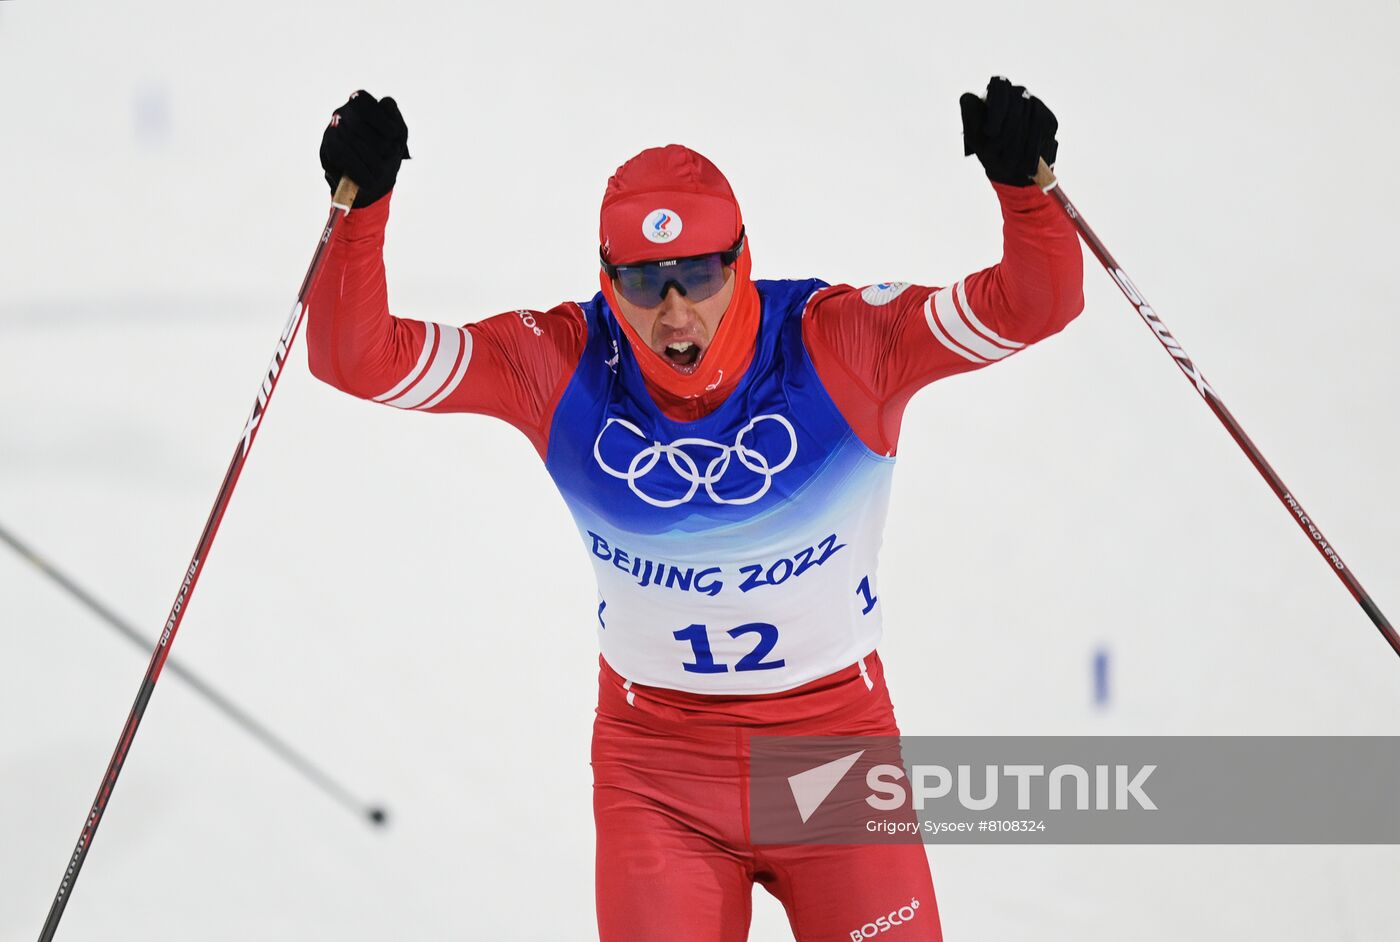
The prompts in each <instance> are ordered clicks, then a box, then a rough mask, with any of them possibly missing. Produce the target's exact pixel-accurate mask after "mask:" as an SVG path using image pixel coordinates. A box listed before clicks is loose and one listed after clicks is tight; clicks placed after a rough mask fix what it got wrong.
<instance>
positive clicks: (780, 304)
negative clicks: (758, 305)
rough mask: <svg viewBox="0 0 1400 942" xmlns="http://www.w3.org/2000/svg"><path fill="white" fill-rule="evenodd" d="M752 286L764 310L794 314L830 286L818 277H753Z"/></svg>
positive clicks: (799, 311)
mask: <svg viewBox="0 0 1400 942" xmlns="http://www.w3.org/2000/svg"><path fill="white" fill-rule="evenodd" d="M754 287H756V288H757V289H758V296H759V298H760V299H761V300H762V302H763V307H764V310H765V311H768V310H779V311H782V312H783V313H785V314H787V313H794V314H796V313H801V312H802V310H803V309H804V308H806V306H807V305H808V304H809V303H810V302H811V300H812V299H813V298H814V297H815V296H816V295H817V294H818V293H819V292H822V291H825V290H827V289H828V288H830V287H831V286H830V285H828V284H827V283H826V282H825V281H822V280H821V279H820V278H763V279H755V280H754Z"/></svg>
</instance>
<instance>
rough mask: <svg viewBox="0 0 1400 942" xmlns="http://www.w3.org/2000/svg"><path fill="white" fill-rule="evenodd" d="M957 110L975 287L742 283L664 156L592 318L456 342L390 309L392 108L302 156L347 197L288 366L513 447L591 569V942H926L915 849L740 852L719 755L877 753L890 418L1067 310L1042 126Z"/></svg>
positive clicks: (710, 172) (968, 98)
mask: <svg viewBox="0 0 1400 942" xmlns="http://www.w3.org/2000/svg"><path fill="white" fill-rule="evenodd" d="M960 105H961V108H962V118H963V133H964V143H965V149H966V151H967V153H975V154H976V155H977V157H978V159H979V160H980V161H981V163H982V164H983V166H984V168H985V170H986V174H987V176H988V177H989V178H990V180H991V181H992V186H993V189H994V190H995V191H996V194H997V197H998V199H999V200H1000V202H1001V208H1002V216H1003V219H1004V229H1003V233H1004V250H1003V256H1002V260H1001V262H1000V263H999V264H997V265H994V266H992V267H991V268H988V269H985V270H983V271H980V272H977V273H976V274H972V275H968V276H967V277H966V278H963V279H962V280H960V281H957V282H955V283H953V284H951V285H948V286H946V287H941V288H935V287H923V286H920V285H915V284H908V283H904V282H891V283H885V284H877V285H871V286H869V287H865V288H854V287H850V286H847V285H828V284H827V283H825V282H822V281H818V280H814V279H806V280H798V281H754V280H752V278H751V271H752V251H751V246H750V239H749V236H748V233H747V230H746V229H745V226H744V220H743V217H742V215H741V213H740V210H739V204H738V202H737V200H736V199H735V197H734V194H733V192H732V191H731V189H730V187H729V184H728V182H727V181H726V179H725V178H724V176H723V175H722V174H721V173H720V171H719V170H718V169H717V168H716V167H715V166H714V164H712V163H711V162H710V161H709V160H707V159H705V158H704V157H702V156H701V155H699V154H697V153H695V152H694V151H692V150H689V149H687V148H685V147H680V146H677V145H670V146H667V147H658V148H652V149H648V150H644V151H642V152H641V153H640V154H638V155H637V156H635V157H633V158H632V159H631V160H628V161H627V162H626V163H624V164H623V165H622V166H621V167H619V168H618V170H617V172H616V173H615V174H614V175H613V177H612V178H611V179H610V180H609V181H608V185H607V190H606V192H605V194H604V196H603V203H602V209H601V214H600V225H599V243H600V250H599V251H600V261H601V266H600V276H599V281H600V284H601V290H600V291H599V292H598V293H597V294H595V295H594V296H593V297H592V298H591V299H589V300H587V301H582V302H566V303H563V304H560V305H558V306H557V307H555V308H553V309H551V310H548V311H539V310H519V311H514V312H510V313H505V314H499V315H497V316H495V317H489V318H487V319H485V320H482V321H478V322H476V323H472V324H468V325H467V326H465V327H457V326H453V325H446V324H437V323H430V322H425V321H420V320H413V319H408V318H401V317H395V316H393V315H391V314H390V310H389V304H388V300H387V295H386V288H385V275H384V262H383V245H384V230H385V225H386V222H387V220H388V216H389V204H390V197H389V191H390V190H391V189H392V188H393V186H394V181H395V179H396V176H397V173H398V170H399V166H400V163H401V161H402V159H403V158H406V157H408V149H407V137H408V131H407V127H406V125H405V123H404V121H403V118H402V116H401V115H400V113H399V109H398V106H397V105H396V104H395V103H394V101H393V99H391V98H385V99H383V100H376V99H375V98H374V97H372V96H371V95H369V94H367V93H365V92H358V93H356V94H355V95H353V96H352V97H351V98H350V100H349V101H347V102H346V103H345V105H343V106H342V107H341V108H340V109H339V110H338V111H337V112H336V113H335V115H334V116H333V118H332V120H331V123H330V126H329V127H328V128H327V129H326V131H325V135H324V137H323V141H322V145H321V162H322V165H323V169H324V170H325V172H326V176H327V179H328V180H329V181H330V182H331V184H332V186H334V184H335V182H336V181H337V180H338V179H339V177H340V176H341V175H342V174H347V175H349V176H350V178H351V179H353V180H355V181H356V182H357V183H359V184H360V190H359V195H358V197H357V198H356V200H355V206H354V211H353V212H351V213H350V214H349V215H348V216H347V217H346V219H345V220H344V222H343V223H342V225H341V226H340V227H339V229H338V230H337V232H336V235H335V239H334V244H333V246H332V247H331V251H330V254H329V257H328V259H327V261H326V264H325V269H324V274H323V276H322V278H321V280H320V287H319V289H318V290H317V292H316V294H315V295H314V296H313V297H312V299H311V301H310V304H309V308H308V310H309V314H308V317H309V328H308V336H309V341H308V348H309V357H310V363H311V369H312V371H313V373H314V374H315V375H316V376H317V377H319V378H320V379H322V380H324V381H325V382H327V383H330V384H331V385H333V386H335V387H337V388H338V389H341V390H344V391H345V392H348V393H350V394H352V395H355V396H359V397H361V398H364V399H370V400H373V401H375V402H379V403H384V404H386V405H391V406H395V407H397V408H400V409H414V410H419V411H428V412H442V413H446V412H476V413H484V414H488V415H493V416H497V417H499V418H501V419H504V420H505V421H507V422H510V423H511V424H512V425H514V426H515V427H516V428H518V429H520V431H522V432H523V433H524V434H525V435H526V436H527V437H528V438H529V440H530V442H531V443H532V444H533V445H534V447H535V449H536V450H537V451H538V452H539V454H540V457H541V458H542V459H543V460H544V462H545V465H546V468H547V469H548V471H549V473H550V475H551V476H552V478H553V479H554V482H555V484H556V485H557V486H558V488H559V490H560V491H561V493H562V494H563V496H564V499H565V501H566V502H567V504H568V506H569V509H570V511H571V513H572V514H573V516H574V519H575V521H576V523H577V525H578V529H579V533H580V537H581V541H582V544H583V549H584V551H585V552H586V553H587V554H588V557H589V559H590V561H591V563H592V564H593V567H594V569H595V573H596V577H597V583H598V590H599V599H598V606H597V611H596V613H594V612H590V613H589V618H590V620H591V621H593V622H596V626H597V632H598V638H599V642H600V646H601V652H602V653H601V657H600V670H599V695H598V708H597V716H596V721H595V725H594V736H593V753H592V758H593V772H594V818H595V826H596V833H597V860H596V870H597V872H596V887H597V916H598V930H599V935H600V937H601V938H602V939H603V940H604V942H638V940H652V939H666V940H670V942H682V940H697V942H698V940H705V942H715V940H721V942H732V940H742V939H744V938H745V937H746V936H747V933H748V926H749V917H750V905H751V894H752V887H753V884H754V883H760V884H762V885H763V886H764V887H765V888H766V889H767V890H768V891H769V892H770V893H772V894H773V895H774V896H776V897H777V898H778V899H779V900H780V901H781V902H782V904H783V906H784V908H785V909H786V911H787V914H788V918H789V920H790V922H791V925H792V930H793V933H794V936H795V937H796V938H797V939H798V940H800V942H815V940H838V939H839V940H843V942H844V940H847V939H851V938H859V937H860V935H861V927H863V926H868V925H870V924H873V923H874V922H875V920H876V918H877V917H880V916H883V915H885V914H887V913H892V912H894V911H897V910H900V909H901V907H908V906H909V905H910V903H911V901H913V902H914V903H915V905H917V907H918V908H917V910H913V909H908V908H906V909H905V913H906V914H909V913H913V918H907V919H900V920H897V921H895V922H887V923H886V926H887V929H886V931H883V932H882V933H881V935H882V936H884V937H888V938H890V939H891V940H899V939H904V940H929V939H939V938H941V931H940V928H939V921H938V911H937V906H936V903H935V900H934V892H933V884H932V880H931V877H930V874H929V867H928V861H927V857H926V855H925V853H924V849H923V847H922V845H919V844H868V845H841V846H824V845H803V846H778V847H773V846H755V845H753V844H752V843H751V842H750V841H749V840H748V821H747V817H746V816H747V804H746V795H745V786H746V778H745V758H746V741H747V737H749V736H751V735H804V736H818V735H820V736H838V735H897V733H898V729H897V727H896V725H895V720H894V715H893V711H892V708H891V705H890V699H889V694H888V692H887V690H886V687H885V683H884V676H883V672H882V669H881V664H880V659H879V656H878V655H877V654H876V651H875V648H876V645H877V643H878V642H879V640H880V634H881V606H880V604H879V593H878V590H877V581H876V580H877V575H876V557H877V553H878V550H879V545H880V540H881V533H882V529H883V525H884V520H885V513H886V506H887V502H888V496H889V485H890V477H891V473H892V472H893V470H894V455H895V451H896V445H897V443H898V439H899V429H900V420H901V416H902V414H903V412H904V407H905V405H906V404H907V403H908V401H909V398H910V397H911V396H912V395H913V394H914V393H915V392H916V391H918V390H919V389H921V388H922V387H924V386H926V385H928V384H929V383H932V382H934V381H935V380H938V379H942V378H943V377H946V376H951V375H953V374H956V373H962V372H966V371H968V370H972V369H976V368H978V367H981V366H985V365H987V364H989V363H994V362H997V361H999V360H1002V359H1005V358H1006V357H1008V356H1010V355H1012V354H1014V353H1016V352H1017V351H1019V350H1021V349H1023V348H1025V347H1026V346H1028V345H1030V344H1033V343H1035V342H1037V341H1039V340H1042V339H1043V338H1045V337H1047V336H1049V335H1051V334H1054V333H1056V332H1057V331H1059V330H1060V329H1062V328H1063V327H1064V326H1065V325H1066V324H1067V323H1069V321H1070V320H1072V319H1073V318H1074V317H1075V316H1076V315H1077V314H1078V313H1079V311H1080V309H1081V308H1082V306H1083V295H1082V284H1081V282H1082V257H1081V254H1080V249H1079V242H1078V238H1077V236H1076V233H1075V230H1074V228H1073V226H1072V225H1071V224H1070V223H1069V221H1068V220H1066V219H1065V218H1064V215H1063V213H1062V212H1061V211H1060V210H1059V209H1058V207H1056V206H1055V204H1054V202H1053V201H1052V199H1051V198H1050V197H1048V196H1046V195H1045V194H1044V193H1042V192H1041V191H1040V189H1039V188H1038V187H1036V186H1034V185H1032V180H1031V177H1032V175H1033V174H1034V172H1035V169H1036V166H1037V161H1038V160H1039V159H1040V158H1044V159H1045V161H1046V162H1047V163H1052V164H1053V163H1054V160H1055V153H1056V148H1057V144H1056V140H1055V133H1056V130H1057V123H1056V121H1055V118H1054V116H1053V114H1052V113H1051V112H1050V110H1049V109H1048V108H1047V107H1046V106H1045V105H1044V104H1043V103H1042V102H1041V101H1039V100H1038V99H1036V98H1034V97H1032V96H1031V95H1030V94H1029V93H1027V92H1026V91H1025V89H1023V88H1021V87H1020V86H1015V85H1012V84H1011V83H1010V82H1009V81H1007V80H1006V79H1003V78H995V79H993V80H992V81H991V82H990V83H989V84H988V87H987V94H986V96H985V98H980V97H978V96H975V95H964V96H963V97H962V100H961V102H960ZM595 616H596V617H595ZM896 923H897V924H896ZM882 928H884V927H882Z"/></svg>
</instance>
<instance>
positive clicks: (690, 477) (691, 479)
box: [593, 415, 797, 507]
mask: <svg viewBox="0 0 1400 942" xmlns="http://www.w3.org/2000/svg"><path fill="white" fill-rule="evenodd" d="M760 422H776V423H778V424H779V425H780V426H782V428H783V429H784V430H785V431H786V432H787V435H788V452H787V455H786V456H785V457H784V458H783V459H782V460H781V461H779V462H778V463H777V464H772V463H770V462H769V460H768V456H767V455H764V454H763V453H762V452H760V451H758V450H756V449H754V448H752V447H750V446H748V445H745V444H744V436H746V435H748V434H749V433H750V432H752V431H753V430H754V427H755V426H757V425H758V424H759V423H760ZM614 425H620V426H622V427H623V428H625V429H627V430H628V431H629V432H631V433H632V434H633V435H635V436H637V438H639V439H641V440H642V441H643V442H645V441H647V436H646V435H644V434H643V433H642V430H641V429H639V428H638V427H637V426H636V425H633V424H632V423H631V422H629V421H627V420H626V419H619V418H616V417H613V418H609V419H608V420H607V422H605V423H604V424H603V430H602V431H601V432H599V433H598V437H597V438H596V439H594V441H593V460H595V461H597V462H598V467H600V468H602V469H603V470H604V471H605V472H606V473H607V474H609V475H611V476H612V477H615V478H618V479H619V480H623V481H626V482H627V486H628V487H629V488H630V489H631V490H632V493H633V494H636V495H637V496H638V497H640V498H641V499H642V500H644V501H646V502H647V503H648V504H651V505H652V506H653V507H677V506H679V505H681V504H684V503H688V502H689V501H690V499H691V498H692V497H694V496H695V495H696V494H697V493H698V492H699V490H700V487H701V485H704V488H705V493H707V494H708V495H709V496H710V500H712V501H714V502H715V503H716V504H752V503H753V502H754V501H756V500H758V499H759V498H760V497H762V496H763V495H764V494H767V493H768V489H769V488H770V487H771V486H772V485H773V476H774V475H775V474H777V473H778V472H779V471H782V470H783V469H784V468H786V467H787V466H788V465H790V464H792V460H793V459H794V458H796V457H797V431H796V430H795V429H794V428H793V427H792V423H791V422H789V421H788V420H787V419H785V418H783V417H782V416H781V415H759V416H755V417H753V418H752V419H750V420H749V423H748V424H747V425H745V426H744V427H743V428H741V429H739V433H738V434H737V435H735V436H734V444H732V445H722V444H720V443H718V442H712V441H710V440H709V439H705V438H678V439H676V440H675V441H674V442H671V443H670V444H669V445H666V444H662V443H661V442H658V441H655V440H652V442H651V444H649V445H647V446H645V447H644V448H641V449H639V450H638V451H637V453H636V455H634V456H633V457H632V460H631V461H630V462H628V464H627V470H626V471H619V470H617V469H616V468H613V467H612V466H610V465H609V464H608V463H607V462H606V461H605V460H603V454H602V451H601V448H602V444H603V436H604V435H606V434H608V429H610V428H612V427H613V426H614ZM687 447H690V448H712V449H715V450H716V451H717V452H718V454H716V455H715V456H714V457H713V458H711V459H710V460H709V462H708V463H707V464H706V465H705V471H704V473H703V474H702V473H701V471H700V465H699V464H698V463H697V461H696V459H695V458H694V457H692V456H691V455H690V454H688V453H687V452H686V451H685V450H684V449H685V448H687ZM662 455H665V456H666V463H667V464H668V465H670V467H671V470H672V471H674V472H675V473H676V474H677V475H679V476H680V478H681V480H683V481H685V482H686V483H688V484H689V485H690V489H689V490H687V491H686V492H685V494H684V495H683V496H681V497H677V498H672V499H662V498H659V497H653V496H651V495H650V494H648V493H646V492H645V491H643V490H642V488H641V487H640V486H639V485H638V483H637V482H638V481H640V480H642V479H643V478H645V477H646V476H647V475H648V474H649V473H650V472H651V470H652V469H653V468H655V467H656V465H657V463H658V462H660V461H661V456H662ZM733 458H737V459H738V463H739V464H741V465H743V466H744V467H745V468H747V469H748V470H750V471H752V472H753V473H754V474H757V475H760V476H762V478H763V483H762V484H760V485H759V487H758V490H756V491H754V492H753V493H752V494H749V495H748V496H746V497H724V496H722V495H720V494H717V493H715V487H714V486H715V485H716V484H718V483H719V481H720V480H721V479H722V478H723V477H724V475H725V472H727V471H728V470H729V468H730V464H731V459H733Z"/></svg>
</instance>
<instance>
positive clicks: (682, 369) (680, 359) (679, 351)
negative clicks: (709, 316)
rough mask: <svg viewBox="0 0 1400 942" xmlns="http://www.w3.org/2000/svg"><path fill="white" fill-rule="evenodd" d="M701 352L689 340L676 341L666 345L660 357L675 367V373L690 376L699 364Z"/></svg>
mask: <svg viewBox="0 0 1400 942" xmlns="http://www.w3.org/2000/svg"><path fill="white" fill-rule="evenodd" d="M702 352H703V351H702V350H701V349H700V348H699V347H698V346H696V344H695V343H694V342H693V341H690V340H678V341H674V342H672V343H668V344H666V348H665V350H664V351H663V352H662V355H663V356H664V357H665V358H666V362H668V363H670V364H671V366H673V367H675V369H676V372H678V373H684V374H690V373H694V372H695V367H696V366H697V365H698V364H699V363H700V354H701V353H702Z"/></svg>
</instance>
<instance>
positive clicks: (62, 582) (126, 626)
mask: <svg viewBox="0 0 1400 942" xmlns="http://www.w3.org/2000/svg"><path fill="white" fill-rule="evenodd" d="M0 543H8V544H9V546H10V548H11V549H13V550H14V551H15V552H16V553H18V554H19V555H20V556H21V557H22V558H23V559H24V560H25V561H27V562H28V563H30V565H32V566H33V567H34V568H35V569H37V570H38V571H39V572H41V573H43V574H44V575H45V576H47V577H48V578H49V579H50V580H51V581H53V582H54V583H55V584H56V585H58V586H59V587H60V588H61V589H63V590H64V591H65V592H67V593H68V594H69V595H71V596H72V597H73V598H75V599H77V600H78V601H79V602H81V603H82V604H83V606H84V607H86V608H87V610H88V611H90V612H92V613H93V614H94V615H96V616H97V617H98V618H99V619H101V620H102V621H104V622H106V623H107V624H108V625H111V626H112V627H113V628H115V629H116V630H117V632H118V633H120V634H121V636H122V637H124V638H126V639H127V640H128V641H130V642H131V643H132V644H134V645H136V646H137V647H138V648H140V649H141V650H143V651H149V650H150V649H151V643H150V642H149V641H148V640H146V638H144V637H142V636H141V634H140V632H138V631H137V630H136V629H135V628H133V627H132V626H131V623H130V622H128V621H126V620H125V619H123V618H122V617H121V616H120V615H118V614H117V613H116V612H114V611H112V610H111V609H110V608H108V607H107V606H106V605H104V604H103V603H102V602H101V601H99V600H98V599H96V598H95V597H93V595H92V594H91V593H90V592H88V591H87V590H86V589H84V588H83V587H82V586H80V585H78V584H77V583H76V582H74V581H73V580H72V579H70V578H69V577H68V576H67V575H66V574H64V573H63V572H62V571H60V570H59V569H58V568H57V567H56V566H54V565H53V563H51V562H49V561H48V560H47V559H45V558H44V557H42V556H40V555H39V554H38V553H37V552H36V551H35V550H34V549H33V548H32V547H30V546H29V545H27V544H26V543H24V542H23V541H22V540H20V539H19V537H17V536H15V535H14V534H13V533H11V532H10V531H9V530H8V529H6V528H5V527H4V525H2V524H0ZM165 669H166V670H168V671H170V673H172V674H174V675H175V676H176V677H179V678H180V679H181V680H183V681H184V682H185V683H186V684H189V686H190V687H191V688H193V689H194V691H195V693H198V694H199V695H200V696H202V697H203V698H204V699H205V700H207V701H208V702H209V703H210V705H211V706H213V707H214V708H215V709H216V710H218V711H219V712H221V713H223V714H224V716H226V717H228V718H229V719H230V720H232V721H233V722H234V723H235V724H236V725H238V726H241V727H242V728H243V730H244V731H245V732H247V733H248V734H249V735H250V736H252V737H253V738H254V739H256V740H257V741H258V742H260V743H262V744H263V745H264V746H266V747H267V748H268V749H270V750H271V751H272V752H273V753H275V754H276V755H277V756H278V758H280V759H282V761H284V762H286V763H287V764H288V765H290V766H291V767H292V768H294V769H296V770H297V771H298V772H300V773H301V774H302V775H303V776H305V777H306V778H307V779H308V780H309V781H310V782H311V783H312V784H313V785H315V786H316V787H317V788H319V789H321V791H323V792H325V793H326V794H327V795H329V796H330V797H331V798H333V799H334V800H336V801H337V802H339V803H340V804H342V805H344V806H345V807H346V808H348V809H349V810H350V811H353V812H355V813H356V814H357V815H360V816H361V817H363V818H365V819H366V820H368V821H370V822H371V823H373V824H376V825H382V824H383V823H384V822H385V820H386V819H387V816H388V815H387V812H386V811H385V810H384V808H382V807H380V806H377V805H370V804H368V803H366V802H363V801H360V800H359V799H358V798H356V797H355V796H354V795H352V794H351V793H350V791H349V790H348V789H346V788H345V787H344V786H343V785H341V784H340V783H339V782H337V781H336V780H335V779H333V778H331V776H330V775H328V774H327V773H326V772H324V771H322V770H321V769H320V768H318V767H317V766H316V765H315V764H314V763H313V762H312V761H311V760H310V759H308V758H306V756H304V755H302V754H301V753H300V752H299V751H297V750H296V749H294V748H292V747H291V746H290V745H288V744H287V742H286V741H284V740H283V739H282V738H281V737H279V736H278V735H277V734H275V733H273V732H272V730H270V729H268V728H267V727H266V726H264V725H262V724H261V723H259V722H258V721H257V720H255V719H253V717H252V716H250V715H249V714H248V713H247V712H246V711H244V710H243V709H242V708H241V707H239V706H238V705H237V704H235V703H234V702H233V701H231V700H230V699H229V698H228V697H226V696H224V695H223V694H222V693H220V692H219V691H218V690H216V689H215V688H214V687H212V686H211V685H210V684H209V683H208V682H206V681H205V680H204V679H203V678H202V677H200V676H199V675H198V674H196V673H195V672H194V671H192V670H190V669H189V668H188V667H185V665H183V664H182V663H180V661H179V660H177V659H176V658H173V657H172V658H170V659H169V660H167V661H166V662H165Z"/></svg>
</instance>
